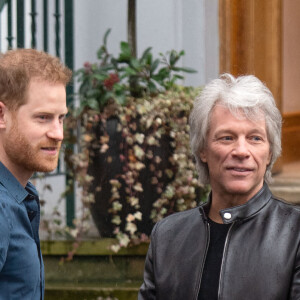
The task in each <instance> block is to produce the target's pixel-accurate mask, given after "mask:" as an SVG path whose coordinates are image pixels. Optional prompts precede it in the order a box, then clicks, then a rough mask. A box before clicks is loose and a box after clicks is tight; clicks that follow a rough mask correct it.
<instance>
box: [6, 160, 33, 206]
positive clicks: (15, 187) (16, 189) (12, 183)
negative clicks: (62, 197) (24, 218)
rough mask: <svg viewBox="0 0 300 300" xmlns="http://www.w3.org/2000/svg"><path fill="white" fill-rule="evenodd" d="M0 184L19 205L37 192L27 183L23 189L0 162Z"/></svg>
mask: <svg viewBox="0 0 300 300" xmlns="http://www.w3.org/2000/svg"><path fill="white" fill-rule="evenodd" d="M0 183H1V184H2V185H3V186H4V187H5V188H6V189H7V191H8V192H9V194H10V195H11V196H12V197H14V198H15V199H16V201H17V202H18V203H21V202H22V201H24V200H25V199H26V197H27V196H28V195H29V193H30V194H33V195H34V196H37V191H36V189H35V187H34V186H33V184H31V183H30V182H28V183H27V185H26V187H25V189H24V187H23V186H22V185H21V183H20V182H19V181H18V180H17V178H16V177H15V176H14V175H13V174H12V173H11V172H10V171H9V170H8V169H7V168H6V167H5V166H4V165H3V163H2V162H0Z"/></svg>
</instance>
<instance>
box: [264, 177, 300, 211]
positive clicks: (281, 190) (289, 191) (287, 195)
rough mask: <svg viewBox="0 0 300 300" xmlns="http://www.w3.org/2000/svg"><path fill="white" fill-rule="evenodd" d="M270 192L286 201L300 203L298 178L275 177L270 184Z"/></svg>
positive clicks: (299, 182)
mask: <svg viewBox="0 0 300 300" xmlns="http://www.w3.org/2000/svg"><path fill="white" fill-rule="evenodd" d="M270 189H271V191H272V193H273V194H274V195H275V196H277V197H278V198H281V199H284V200H285V201H287V202H290V203H293V204H296V205H300V180H299V179H295V178H290V179H287V178H281V179H276V180H275V181H274V182H273V183H272V184H271V185H270Z"/></svg>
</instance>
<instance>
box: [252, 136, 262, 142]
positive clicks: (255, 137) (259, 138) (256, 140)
mask: <svg viewBox="0 0 300 300" xmlns="http://www.w3.org/2000/svg"><path fill="white" fill-rule="evenodd" d="M251 139H252V140H253V141H255V142H259V141H262V138H261V137H260V136H252V137H251Z"/></svg>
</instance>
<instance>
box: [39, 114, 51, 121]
mask: <svg viewBox="0 0 300 300" xmlns="http://www.w3.org/2000/svg"><path fill="white" fill-rule="evenodd" d="M38 118H39V119H40V120H48V119H49V117H48V116H45V115H40V116H38Z"/></svg>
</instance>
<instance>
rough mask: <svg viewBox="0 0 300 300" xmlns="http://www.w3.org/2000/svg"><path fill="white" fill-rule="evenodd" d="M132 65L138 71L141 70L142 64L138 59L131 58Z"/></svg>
mask: <svg viewBox="0 0 300 300" xmlns="http://www.w3.org/2000/svg"><path fill="white" fill-rule="evenodd" d="M130 65H131V66H132V67H133V68H134V69H136V70H138V69H140V68H141V64H140V62H139V61H138V60H137V59H136V58H131V59H130Z"/></svg>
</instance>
